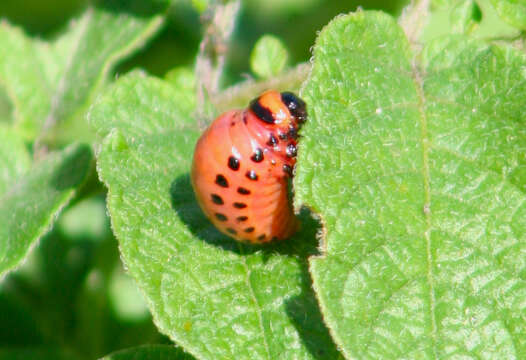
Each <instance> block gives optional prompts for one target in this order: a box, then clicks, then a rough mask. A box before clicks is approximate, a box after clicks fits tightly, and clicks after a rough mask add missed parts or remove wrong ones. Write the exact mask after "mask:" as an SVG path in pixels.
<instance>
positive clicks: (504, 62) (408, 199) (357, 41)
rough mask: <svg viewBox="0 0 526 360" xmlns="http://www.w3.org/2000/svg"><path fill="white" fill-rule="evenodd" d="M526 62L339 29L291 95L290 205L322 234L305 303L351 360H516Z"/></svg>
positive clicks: (521, 335)
mask: <svg viewBox="0 0 526 360" xmlns="http://www.w3.org/2000/svg"><path fill="white" fill-rule="evenodd" d="M525 69H526V58H525V56H524V55H523V54H521V53H519V52H517V51H514V50H512V49H509V48H501V47H496V46H490V45H487V44H485V43H483V42H476V41H468V40H466V39H465V38H463V37H446V38H443V39H442V40H440V41H436V42H432V43H431V44H430V45H429V46H428V47H427V48H426V49H425V50H424V51H423V53H421V54H417V56H416V57H415V54H413V52H412V51H411V49H410V47H409V43H408V41H407V39H406V38H405V36H404V33H403V32H402V30H401V29H400V28H399V27H398V25H397V24H396V23H395V21H394V20H393V19H392V18H391V17H389V16H387V15H384V14H382V13H376V12H358V13H356V14H352V15H349V16H344V17H340V18H337V19H336V20H334V21H333V22H332V23H330V25H328V26H327V27H326V28H325V29H324V30H323V31H322V32H321V34H320V36H319V38H318V39H317V42H316V45H315V49H314V65H313V69H312V73H311V75H310V77H309V80H308V81H307V83H306V85H305V87H304V91H303V93H302V95H303V96H304V98H305V99H306V101H307V103H308V104H309V113H310V115H311V116H310V119H309V121H308V122H307V124H306V125H305V127H304V129H303V131H302V142H301V146H300V153H299V158H298V167H297V175H296V178H295V181H294V185H295V186H294V188H295V191H296V199H295V201H296V204H298V205H299V204H306V205H307V206H309V207H311V208H312V209H313V210H314V211H315V212H316V213H318V214H319V215H320V217H321V219H322V222H323V224H324V234H325V237H324V243H323V254H322V255H321V256H319V257H315V258H313V259H312V260H311V261H310V271H311V274H312V277H313V281H314V288H315V291H316V294H317V297H318V300H319V303H320V306H321V309H322V313H323V314H324V319H325V321H326V323H327V324H328V326H329V328H330V329H331V334H332V335H333V337H334V339H335V341H336V343H337V344H338V345H339V346H340V347H341V349H342V351H343V353H344V354H345V356H346V357H347V358H358V359H368V358H371V359H402V358H403V359H408V358H411V359H414V358H426V359H443V358H492V359H503V358H516V359H521V358H525V357H526V321H525V319H526V318H525V316H526V286H525V285H526V283H525V277H526V261H525V260H524V259H525V257H524V252H525V251H526V232H525V231H524V229H525V228H526V201H525V200H526V196H525V192H526V157H525V154H526V127H525V120H526V109H525V107H524V105H523V103H524V102H523V99H524V98H525V97H526V71H525Z"/></svg>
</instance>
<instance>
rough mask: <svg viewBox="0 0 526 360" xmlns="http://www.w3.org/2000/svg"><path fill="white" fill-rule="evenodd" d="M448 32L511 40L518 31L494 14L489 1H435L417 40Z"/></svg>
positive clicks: (480, 37) (425, 39) (433, 37)
mask: <svg viewBox="0 0 526 360" xmlns="http://www.w3.org/2000/svg"><path fill="white" fill-rule="evenodd" d="M451 34H465V35H470V36H472V37H474V38H479V39H500V40H505V39H510V40H514V39H516V38H517V37H518V36H519V35H520V31H519V30H518V29H517V28H515V27H513V26H511V25H509V24H508V23H506V22H505V21H503V20H502V19H501V18H500V17H499V16H498V14H497V13H496V12H495V9H494V7H493V6H492V5H491V0H476V1H475V0H441V1H437V2H436V3H435V6H433V11H432V12H431V14H430V16H429V20H428V21H427V25H425V27H424V30H423V34H422V36H421V39H420V40H421V41H422V42H424V43H425V42H428V41H430V40H433V39H437V38H440V37H441V36H444V35H451Z"/></svg>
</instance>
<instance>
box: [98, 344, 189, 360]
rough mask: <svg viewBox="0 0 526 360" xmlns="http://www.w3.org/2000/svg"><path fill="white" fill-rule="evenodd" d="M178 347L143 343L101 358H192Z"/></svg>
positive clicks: (106, 359) (163, 359) (122, 359)
mask: <svg viewBox="0 0 526 360" xmlns="http://www.w3.org/2000/svg"><path fill="white" fill-rule="evenodd" d="M193 359H194V357H192V356H190V355H188V354H186V353H185V352H184V351H182V350H181V349H179V348H176V347H175V346H170V345H145V346H138V347H136V348H131V349H126V350H121V351H117V352H114V353H113V354H110V355H108V356H105V357H103V358H102V359H101V360H193Z"/></svg>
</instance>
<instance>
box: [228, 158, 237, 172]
mask: <svg viewBox="0 0 526 360" xmlns="http://www.w3.org/2000/svg"><path fill="white" fill-rule="evenodd" d="M228 167H229V168H230V169H232V170H234V171H237V170H239V159H238V158H236V157H234V156H230V157H229V158H228Z"/></svg>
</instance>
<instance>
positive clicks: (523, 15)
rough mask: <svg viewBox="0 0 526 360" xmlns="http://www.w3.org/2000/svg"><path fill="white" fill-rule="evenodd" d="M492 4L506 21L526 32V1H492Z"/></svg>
mask: <svg viewBox="0 0 526 360" xmlns="http://www.w3.org/2000/svg"><path fill="white" fill-rule="evenodd" d="M491 3H492V4H493V6H495V9H496V10H497V13H498V14H499V16H500V17H501V18H502V19H503V20H504V21H506V22H507V23H509V24H511V25H513V26H515V27H517V28H519V29H521V30H526V1H524V0H491Z"/></svg>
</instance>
